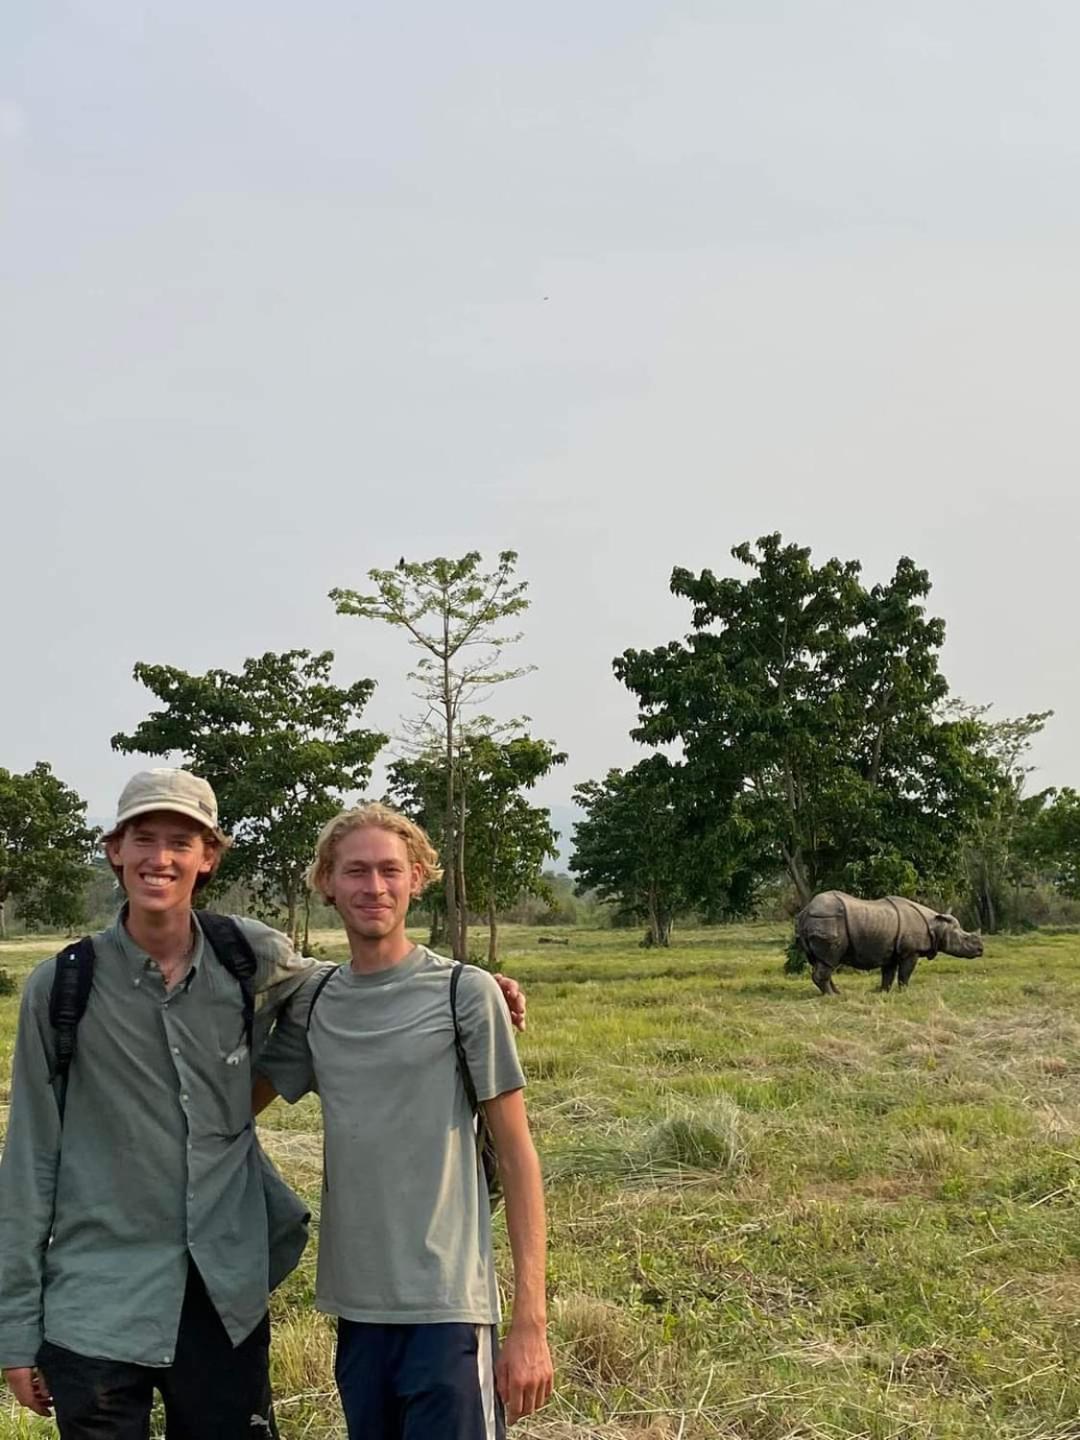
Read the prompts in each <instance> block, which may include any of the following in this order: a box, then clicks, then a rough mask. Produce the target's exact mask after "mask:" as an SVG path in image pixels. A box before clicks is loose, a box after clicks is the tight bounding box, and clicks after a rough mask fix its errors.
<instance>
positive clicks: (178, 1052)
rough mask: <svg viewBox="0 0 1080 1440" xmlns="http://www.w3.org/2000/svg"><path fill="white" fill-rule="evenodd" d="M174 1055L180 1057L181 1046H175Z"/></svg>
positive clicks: (173, 1048)
mask: <svg viewBox="0 0 1080 1440" xmlns="http://www.w3.org/2000/svg"><path fill="white" fill-rule="evenodd" d="M172 1053H173V1054H174V1055H179V1054H180V1046H179V1045H174V1046H173V1047H172Z"/></svg>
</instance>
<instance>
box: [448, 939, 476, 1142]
mask: <svg viewBox="0 0 1080 1440" xmlns="http://www.w3.org/2000/svg"><path fill="white" fill-rule="evenodd" d="M464 968H465V966H464V965H463V964H462V962H461V961H460V960H455V961H454V968H453V970H452V971H451V972H450V1015H451V1018H452V1019H453V1021H454V1054H455V1055H456V1056H457V1067H458V1073H459V1074H460V1076H461V1083H462V1085H464V1087H465V1096H466V1099H467V1100H468V1102H469V1107H470V1109H471V1110H472V1112H473V1114H474V1115H476V1114H477V1113H478V1112H479V1109H480V1102H479V1101H478V1100H477V1098H476V1086H475V1085H474V1084H473V1078H472V1073H471V1071H470V1070H469V1060H468V1057H467V1055H466V1054H465V1041H464V1039H463V1038H462V1035H461V1026H460V1025H459V1024H458V1013H457V992H458V984H459V982H460V980H461V972H462V970H464Z"/></svg>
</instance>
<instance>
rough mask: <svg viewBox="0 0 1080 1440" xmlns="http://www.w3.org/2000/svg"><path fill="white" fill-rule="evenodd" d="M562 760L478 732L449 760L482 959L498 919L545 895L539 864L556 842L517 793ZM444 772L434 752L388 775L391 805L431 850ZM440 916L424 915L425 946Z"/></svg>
mask: <svg viewBox="0 0 1080 1440" xmlns="http://www.w3.org/2000/svg"><path fill="white" fill-rule="evenodd" d="M565 761H566V756H565V755H563V754H560V753H558V752H557V751H556V750H555V747H554V746H553V745H551V744H550V743H549V742H548V741H546V740H537V739H534V738H533V737H532V736H530V735H512V736H510V737H509V738H506V737H504V736H502V735H500V734H498V733H491V732H490V731H486V730H485V731H479V732H472V733H469V734H467V735H466V736H465V737H464V738H461V739H460V741H459V745H458V753H457V757H456V769H457V781H456V786H455V794H456V797H457V798H456V821H457V825H458V830H459V834H462V835H465V836H466V837H467V843H466V845H465V847H464V854H465V871H466V873H465V880H466V893H467V895H468V900H469V905H470V907H471V908H472V909H473V910H474V911H475V912H476V913H482V914H485V915H486V917H487V923H488V958H489V961H490V962H491V963H494V962H495V960H496V959H497V954H498V912H499V911H500V910H501V909H504V908H505V907H507V906H509V905H512V904H514V903H515V902H516V901H517V900H519V899H520V898H521V897H522V896H525V895H545V894H546V893H547V890H546V886H545V884H544V880H543V865H544V861H545V860H546V859H548V858H549V857H550V856H554V855H555V854H557V848H556V842H557V840H558V836H557V835H556V833H555V831H554V830H553V829H552V828H551V817H550V813H549V812H548V810H547V809H546V808H545V807H543V806H536V805H530V804H529V802H528V800H527V798H526V794H525V792H527V791H528V790H530V789H532V788H533V786H535V785H536V783H537V781H539V780H540V779H542V778H543V776H544V775H547V774H548V773H549V772H550V771H551V770H552V769H553V768H554V766H556V765H562V764H564V763H565ZM445 777H446V764H445V761H444V759H443V756H442V754H441V751H439V750H437V749H435V748H434V747H429V749H428V750H427V751H426V752H424V753H422V754H420V755H418V756H414V757H411V758H408V759H403V760H399V761H397V762H395V764H394V765H392V766H391V767H390V783H391V791H392V795H391V799H392V801H393V803H394V804H396V805H398V806H399V808H401V809H402V810H403V811H404V812H405V813H406V814H408V815H410V816H411V818H412V819H414V820H416V822H417V823H418V824H421V825H423V826H424V828H425V829H426V830H427V831H428V834H429V835H430V836H431V838H432V840H433V842H434V843H435V844H436V847H438V846H439V845H440V843H441V841H442V837H443V834H444V829H443V827H444V823H445V813H444V796H445ZM444 914H445V909H444V907H443V905H442V904H438V905H437V906H436V909H435V910H434V912H433V915H432V943H433V944H434V943H437V941H438V939H439V938H440V937H441V925H440V921H441V918H442V916H443V915H444Z"/></svg>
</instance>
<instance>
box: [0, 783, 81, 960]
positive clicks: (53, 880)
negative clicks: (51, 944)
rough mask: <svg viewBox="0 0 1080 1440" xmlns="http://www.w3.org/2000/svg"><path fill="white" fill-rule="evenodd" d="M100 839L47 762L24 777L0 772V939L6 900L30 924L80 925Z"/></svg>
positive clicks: (3, 932)
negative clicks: (87, 885)
mask: <svg viewBox="0 0 1080 1440" xmlns="http://www.w3.org/2000/svg"><path fill="white" fill-rule="evenodd" d="M100 833H101V832H100V831H99V830H97V829H95V828H94V827H93V826H88V825H87V824H86V802H85V801H84V800H80V798H79V796H78V795H77V794H76V793H75V791H74V790H72V789H71V788H70V787H69V786H67V785H65V784H64V782H63V781H62V780H61V779H59V777H58V776H56V775H54V774H53V772H52V769H51V767H50V766H49V765H47V764H46V763H45V761H43V760H39V761H38V763H37V764H36V765H35V766H34V767H33V769H32V770H28V771H27V772H26V774H25V775H17V774H14V773H13V772H12V771H10V770H3V769H0V938H3V937H4V936H5V934H6V921H7V905H8V901H9V900H14V901H15V902H16V904H17V905H18V907H19V914H20V916H21V917H22V919H23V920H25V921H28V922H29V923H30V924H42V925H63V926H73V925H77V924H78V923H79V921H80V920H81V919H82V917H83V913H84V892H85V889H86V883H87V881H88V879H89V877H90V864H91V861H92V859H93V856H94V850H95V847H96V843H97V840H98V836H99V835H100Z"/></svg>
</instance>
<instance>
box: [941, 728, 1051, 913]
mask: <svg viewBox="0 0 1080 1440" xmlns="http://www.w3.org/2000/svg"><path fill="white" fill-rule="evenodd" d="M951 709H952V713H954V714H958V715H961V716H963V717H964V718H966V719H968V720H971V721H974V723H975V724H976V725H977V726H978V732H979V738H978V740H977V742H976V743H977V746H978V749H979V750H980V752H981V753H982V755H983V756H984V758H985V760H986V761H987V763H988V765H989V767H990V773H991V776H992V779H991V783H990V785H989V793H988V796H987V800H986V803H985V804H984V805H983V806H982V808H981V810H980V811H979V813H978V814H977V815H976V817H975V819H974V821H973V823H972V825H971V828H970V830H969V832H968V835H967V836H966V838H965V843H964V847H963V855H964V867H965V880H966V890H967V899H968V903H969V905H970V907H971V909H972V911H973V912H974V914H975V916H976V921H977V924H978V925H979V928H980V929H982V930H985V931H987V932H988V933H989V934H994V933H995V932H996V931H998V930H999V929H1000V928H1001V926H1002V924H1003V923H1007V922H1009V921H1010V919H1011V921H1012V922H1013V923H1015V921H1016V920H1017V919H1018V918H1019V909H1020V907H1019V900H1018V896H1019V893H1020V891H1021V888H1022V887H1023V886H1025V885H1032V884H1034V883H1035V881H1036V879H1037V875H1036V873H1035V867H1034V864H1033V861H1034V860H1035V858H1036V855H1037V851H1038V846H1039V843H1040V842H1039V841H1038V840H1037V839H1035V838H1034V837H1031V836H1030V834H1029V832H1031V831H1032V829H1033V827H1035V828H1036V829H1037V828H1038V827H1039V823H1040V817H1041V815H1042V813H1043V809H1044V807H1045V805H1046V803H1047V800H1048V799H1049V797H1050V796H1051V795H1052V793H1053V792H1051V791H1045V790H1044V791H1041V792H1038V793H1036V794H1032V795H1027V794H1025V793H1024V792H1025V786H1026V783H1027V777H1028V776H1029V775H1030V774H1031V772H1032V770H1033V769H1034V766H1032V765H1030V764H1028V763H1027V761H1028V756H1029V753H1030V750H1031V745H1032V742H1033V741H1034V740H1035V739H1036V737H1037V736H1039V735H1040V734H1041V733H1042V731H1043V729H1044V728H1045V726H1046V722H1047V720H1049V719H1050V717H1051V715H1052V714H1053V713H1054V712H1053V711H1052V710H1043V711H1039V712H1033V713H1031V714H1028V715H1021V716H1017V717H1015V718H1012V719H1006V720H994V721H991V720H989V719H987V716H988V714H989V709H990V707H989V706H986V705H982V706H973V705H962V704H959V703H958V704H955V705H953V706H952V707H951ZM1041 833H1042V834H1043V835H1045V834H1047V833H1048V832H1047V829H1046V828H1044V829H1043V830H1042V832H1041Z"/></svg>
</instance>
